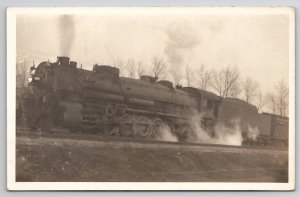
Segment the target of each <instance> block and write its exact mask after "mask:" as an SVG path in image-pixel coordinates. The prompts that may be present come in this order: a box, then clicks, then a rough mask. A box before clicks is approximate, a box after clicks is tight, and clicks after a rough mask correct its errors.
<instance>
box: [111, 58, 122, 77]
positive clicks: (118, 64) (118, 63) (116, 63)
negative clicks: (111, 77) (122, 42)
mask: <svg viewBox="0 0 300 197" xmlns="http://www.w3.org/2000/svg"><path fill="white" fill-rule="evenodd" d="M113 66H114V67H116V68H118V69H119V72H120V76H124V73H123V67H124V62H123V61H122V60H121V59H116V60H114V61H113Z"/></svg>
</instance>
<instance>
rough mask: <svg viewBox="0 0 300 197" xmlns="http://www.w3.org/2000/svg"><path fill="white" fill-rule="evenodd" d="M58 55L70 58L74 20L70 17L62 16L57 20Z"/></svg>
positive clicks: (73, 35) (73, 36)
mask: <svg viewBox="0 0 300 197" xmlns="http://www.w3.org/2000/svg"><path fill="white" fill-rule="evenodd" d="M59 32H60V34H59V45H60V55H64V56H70V54H71V51H72V46H73V42H74V38H75V28H74V19H73V16H72V15H62V16H61V17H60V19H59Z"/></svg>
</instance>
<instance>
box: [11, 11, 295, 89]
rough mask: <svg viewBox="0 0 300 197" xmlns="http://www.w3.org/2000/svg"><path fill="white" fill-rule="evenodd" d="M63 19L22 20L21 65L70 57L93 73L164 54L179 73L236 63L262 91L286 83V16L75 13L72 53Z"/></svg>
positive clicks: (147, 61) (19, 28)
mask: <svg viewBox="0 0 300 197" xmlns="http://www.w3.org/2000/svg"><path fill="white" fill-rule="evenodd" d="M59 19H61V17H60V16H55V15H52V16H46V15H34V16H30V15H20V16H18V17H17V61H21V60H24V59H25V61H26V63H28V64H32V61H33V60H34V61H35V63H36V64H38V63H39V62H41V61H45V60H47V59H50V60H55V59H56V56H60V55H68V56H70V57H71V59H72V60H74V61H77V62H78V63H79V64H83V66H84V68H86V69H91V68H92V65H93V64H94V63H99V64H107V65H112V62H113V61H114V60H116V59H118V58H120V59H123V61H126V60H127V59H128V58H134V59H135V60H136V61H139V60H142V61H143V62H144V63H145V64H148V65H150V64H151V59H152V57H153V56H161V57H163V58H164V59H165V60H166V62H167V64H168V67H169V68H171V69H174V68H175V69H176V71H178V72H184V67H185V65H187V64H188V65H189V67H191V68H194V69H197V68H199V67H200V65H201V64H204V65H205V66H206V68H207V69H212V68H214V69H219V68H221V67H224V66H227V65H233V64H236V65H237V66H238V67H239V69H240V71H241V74H242V77H244V78H245V77H247V76H249V77H251V78H253V79H254V80H256V81H257V82H258V84H259V86H260V88H261V89H262V90H263V91H267V90H269V89H270V88H272V87H273V85H274V84H275V83H276V82H277V81H279V80H280V79H281V78H284V79H288V66H289V62H288V53H289V51H288V48H289V45H288V44H289V36H288V35H289V34H288V30H289V28H288V25H289V20H288V15H251V16H250V15H249V16H247V15H241V16H239V15H234V16H230V15H226V16H225V15H223V16H222V15H193V16H180V15H178V16H174V15H173V16H151V15H146V16H145V15H143V16H137V15H135V16H128V15H122V16H116V15H112V16H103V15H102V16H91V15H90V16H84V15H81V16H78V15H77V16H74V17H73V21H74V26H73V30H74V34H73V35H72V36H73V37H74V39H73V42H72V49H71V50H70V51H69V52H63V51H62V50H61V47H60V44H61V39H60V38H61V35H62V34H61V32H60V31H61V30H62V29H61V28H60V27H61V23H60V20H59ZM67 29H68V27H66V28H65V30H67ZM71 29H72V28H71ZM64 35H67V37H69V34H64ZM70 37H71V36H70ZM170 43H171V44H170ZM168 47H171V50H173V53H174V52H175V53H176V54H177V55H178V56H180V57H181V58H183V60H182V62H181V63H180V64H179V65H174V64H171V63H170V62H171V61H170V59H169V56H168V55H167V53H166V49H167V48H168ZM173 47H176V48H173ZM169 49H170V48H169ZM174 50H175V51H174ZM174 66H176V67H174Z"/></svg>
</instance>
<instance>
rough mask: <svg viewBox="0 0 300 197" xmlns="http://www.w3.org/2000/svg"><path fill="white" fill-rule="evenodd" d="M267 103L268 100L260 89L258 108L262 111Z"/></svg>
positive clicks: (257, 98)
mask: <svg viewBox="0 0 300 197" xmlns="http://www.w3.org/2000/svg"><path fill="white" fill-rule="evenodd" d="M266 103H267V101H266V98H265V96H264V94H263V93H262V92H261V91H258V93H257V95H256V107H257V110H258V111H260V110H261V109H262V108H263V107H264V106H265V105H266Z"/></svg>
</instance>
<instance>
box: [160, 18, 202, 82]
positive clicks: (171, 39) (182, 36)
mask: <svg viewBox="0 0 300 197" xmlns="http://www.w3.org/2000/svg"><path fill="white" fill-rule="evenodd" d="M166 35H167V36H168V41H167V45H166V48H165V50H164V53H165V54H166V56H167V58H168V61H169V65H170V68H169V71H170V73H171V74H172V76H173V78H174V82H175V83H178V82H179V80H180V79H181V78H182V77H181V75H182V74H181V70H180V69H178V68H180V67H183V66H185V65H184V64H185V63H186V61H185V59H184V56H186V54H185V53H184V52H191V51H192V49H193V48H194V47H195V46H197V45H198V44H199V43H200V39H199V37H198V34H197V32H195V30H194V29H193V28H192V26H190V25H189V24H187V23H185V24H178V23H172V24H170V25H169V27H168V28H167V30H166Z"/></svg>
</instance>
